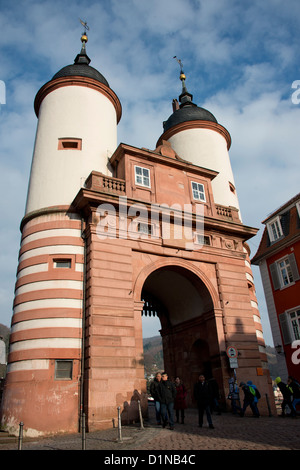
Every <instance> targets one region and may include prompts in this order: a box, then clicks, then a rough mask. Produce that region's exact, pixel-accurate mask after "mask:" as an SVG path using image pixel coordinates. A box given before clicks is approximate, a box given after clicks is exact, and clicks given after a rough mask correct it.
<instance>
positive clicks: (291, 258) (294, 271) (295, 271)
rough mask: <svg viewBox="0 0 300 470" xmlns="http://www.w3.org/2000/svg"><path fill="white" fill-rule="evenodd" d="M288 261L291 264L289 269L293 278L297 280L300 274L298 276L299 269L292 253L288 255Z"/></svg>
mask: <svg viewBox="0 0 300 470" xmlns="http://www.w3.org/2000/svg"><path fill="white" fill-rule="evenodd" d="M289 262H290V266H291V270H292V274H293V280H294V281H298V280H299V279H300V276H299V270H298V266H297V261H296V258H295V254H294V253H291V254H290V255H289Z"/></svg>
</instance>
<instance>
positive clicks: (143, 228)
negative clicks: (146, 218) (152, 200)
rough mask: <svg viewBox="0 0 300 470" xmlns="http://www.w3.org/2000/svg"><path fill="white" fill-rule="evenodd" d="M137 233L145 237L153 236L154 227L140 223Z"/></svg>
mask: <svg viewBox="0 0 300 470" xmlns="http://www.w3.org/2000/svg"><path fill="white" fill-rule="evenodd" d="M137 231H138V233H141V234H143V235H153V225H151V224H147V223H145V222H139V223H138V225H137Z"/></svg>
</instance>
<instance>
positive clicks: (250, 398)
mask: <svg viewBox="0 0 300 470" xmlns="http://www.w3.org/2000/svg"><path fill="white" fill-rule="evenodd" d="M240 387H241V388H242V390H243V392H244V403H243V408H242V411H241V412H240V416H244V415H245V411H246V409H247V407H248V406H250V408H251V410H252V413H253V416H255V417H256V418H259V411H258V408H257V404H256V402H255V401H254V395H255V392H254V394H253V393H252V392H251V390H250V387H249V385H247V384H245V382H241V383H240Z"/></svg>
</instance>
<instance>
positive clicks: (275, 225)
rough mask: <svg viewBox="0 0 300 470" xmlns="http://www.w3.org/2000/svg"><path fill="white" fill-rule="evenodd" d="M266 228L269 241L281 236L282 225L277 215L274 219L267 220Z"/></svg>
mask: <svg viewBox="0 0 300 470" xmlns="http://www.w3.org/2000/svg"><path fill="white" fill-rule="evenodd" d="M267 229H268V233H269V237H270V240H271V242H275V241H277V240H279V238H281V237H282V236H283V232H282V227H281V223H280V218H279V217H276V219H274V220H272V221H271V222H269V223H268V224H267Z"/></svg>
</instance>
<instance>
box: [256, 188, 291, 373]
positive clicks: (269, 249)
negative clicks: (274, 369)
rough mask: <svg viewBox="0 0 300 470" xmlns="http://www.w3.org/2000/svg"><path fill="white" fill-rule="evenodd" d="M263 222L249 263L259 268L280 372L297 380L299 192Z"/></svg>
mask: <svg viewBox="0 0 300 470" xmlns="http://www.w3.org/2000/svg"><path fill="white" fill-rule="evenodd" d="M263 224H265V229H264V232H263V236H262V239H261V242H260V245H259V248H258V251H257V253H256V254H255V256H254V258H253V259H252V263H253V264H256V265H258V266H259V268H260V274H261V278H262V283H263V287H264V292H265V298H266V303H267V308H268V313H269V319H270V325H271V330H272V335H273V340H274V345H275V349H276V351H277V359H278V365H279V367H280V375H281V376H282V379H283V380H286V379H287V376H288V375H292V376H294V377H295V378H297V380H298V381H300V365H299V363H300V353H298V352H297V350H298V351H299V348H300V276H299V271H300V194H297V195H296V196H295V197H293V198H292V199H290V200H289V201H287V202H286V203H285V204H283V205H282V206H281V207H280V208H279V209H277V210H275V211H274V212H272V214H270V215H269V216H268V217H267V218H266V219H265V220H264V221H263Z"/></svg>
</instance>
